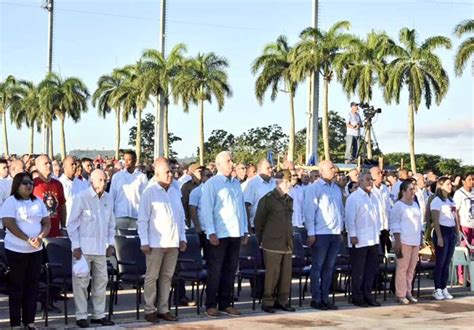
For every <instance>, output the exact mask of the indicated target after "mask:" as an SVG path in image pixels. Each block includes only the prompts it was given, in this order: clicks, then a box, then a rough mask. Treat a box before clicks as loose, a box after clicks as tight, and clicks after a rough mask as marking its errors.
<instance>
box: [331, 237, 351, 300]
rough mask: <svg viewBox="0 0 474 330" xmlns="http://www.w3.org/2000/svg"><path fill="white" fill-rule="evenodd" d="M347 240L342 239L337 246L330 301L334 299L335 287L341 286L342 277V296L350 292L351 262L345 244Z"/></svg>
mask: <svg viewBox="0 0 474 330" xmlns="http://www.w3.org/2000/svg"><path fill="white" fill-rule="evenodd" d="M346 242H347V240H342V242H341V245H340V247H339V253H338V254H337V257H336V263H335V264H334V272H333V281H332V302H333V304H334V302H335V300H336V287H342V278H344V296H345V297H346V296H347V295H348V294H349V293H350V283H351V263H350V253H349V248H348V247H347V244H346Z"/></svg>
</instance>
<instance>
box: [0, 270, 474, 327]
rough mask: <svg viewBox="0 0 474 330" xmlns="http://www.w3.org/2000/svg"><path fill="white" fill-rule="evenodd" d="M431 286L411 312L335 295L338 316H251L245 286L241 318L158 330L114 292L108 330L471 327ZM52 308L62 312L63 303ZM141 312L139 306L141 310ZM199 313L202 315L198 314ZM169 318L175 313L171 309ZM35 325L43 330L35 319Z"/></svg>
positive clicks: (184, 322) (467, 301) (185, 320)
mask: <svg viewBox="0 0 474 330" xmlns="http://www.w3.org/2000/svg"><path fill="white" fill-rule="evenodd" d="M431 285H432V280H428V279H424V280H423V281H422V288H423V289H422V296H421V298H420V303H419V304H417V305H410V306H399V305H397V304H396V303H395V301H394V297H393V296H392V295H389V296H388V298H387V301H385V302H384V301H382V297H380V296H379V301H380V302H381V303H382V304H383V306H382V307H379V308H358V307H354V306H352V305H349V304H348V303H347V299H346V298H345V297H344V296H343V294H338V295H337V297H336V304H337V305H338V306H339V307H340V310H338V311H335V312H328V311H325V312H321V311H317V310H314V309H311V308H309V301H310V299H309V298H308V297H307V298H306V300H305V301H304V302H303V306H302V307H298V306H297V305H298V299H297V298H296V299H294V300H293V301H294V303H293V304H294V306H295V307H297V312H295V313H284V312H279V313H276V314H273V315H269V314H266V313H262V312H261V310H260V305H259V304H257V308H256V310H255V311H253V310H252V305H251V300H250V298H249V291H250V289H249V288H248V285H244V288H243V291H242V294H241V297H240V298H239V301H238V302H236V307H238V308H239V309H241V311H242V312H243V315H242V316H241V317H238V318H235V317H225V316H222V317H219V318H218V319H212V320H211V319H208V318H207V317H206V316H205V315H204V314H203V313H201V315H197V314H196V308H195V307H186V308H184V307H181V308H180V309H179V318H180V321H179V322H178V323H169V322H162V323H160V324H159V325H157V326H152V325H151V324H150V323H147V322H144V320H143V314H142V312H141V314H140V320H138V321H137V320H136V318H135V316H136V314H135V295H134V292H135V291H134V290H131V289H125V290H121V291H119V300H118V305H117V306H114V309H115V312H114V316H113V320H114V321H115V322H116V323H117V325H116V326H115V327H108V328H109V329H130V328H157V327H166V328H171V329H223V328H240V329H254V328H262V329H263V328H266V329H269V328H271V329H274V328H315V327H323V328H344V329H346V328H347V329H348V328H351V329H373V328H383V329H399V328H405V329H409V328H423V329H434V328H444V329H446V328H452V329H457V328H459V329H460V328H464V329H466V327H467V325H468V324H472V322H473V321H474V293H471V292H469V291H467V289H465V288H461V287H456V288H454V289H452V290H451V292H452V293H453V294H454V296H455V299H454V300H452V301H443V302H435V301H433V300H432V299H431V296H430V294H431V291H432V288H431V287H430V286H431ZM297 290H298V289H297V285H296V283H294V289H293V293H294V294H295V293H296V292H297ZM57 306H59V307H61V309H63V305H62V303H58V304H57ZM68 306H69V307H68V310H69V315H70V317H69V324H68V326H67V327H68V328H73V327H74V326H75V319H74V314H73V313H74V304H73V299H72V298H71V299H69V301H68ZM141 307H142V306H141ZM203 311H204V309H203ZM173 312H174V309H173ZM36 324H37V325H38V326H40V327H43V326H44V322H43V320H42V319H41V315H40V313H38V318H37V322H36ZM8 325H9V319H8V299H7V297H5V296H0V327H2V328H5V327H8ZM49 325H50V327H51V328H58V329H59V328H65V324H64V316H63V315H62V314H50V324H49ZM105 329H106V328H104V330H105Z"/></svg>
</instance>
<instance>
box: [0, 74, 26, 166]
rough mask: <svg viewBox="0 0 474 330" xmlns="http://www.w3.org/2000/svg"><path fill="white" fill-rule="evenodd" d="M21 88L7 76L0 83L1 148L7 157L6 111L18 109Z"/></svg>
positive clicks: (12, 77)
mask: <svg viewBox="0 0 474 330" xmlns="http://www.w3.org/2000/svg"><path fill="white" fill-rule="evenodd" d="M21 93H22V88H21V87H20V85H19V82H18V80H17V79H16V78H15V77H14V76H12V75H9V76H8V77H7V78H6V79H5V81H3V82H0V116H1V120H2V126H3V146H4V152H5V156H6V157H8V156H9V154H10V153H9V150H8V132H7V111H9V110H11V109H12V108H15V107H18V106H19V105H20V102H21Z"/></svg>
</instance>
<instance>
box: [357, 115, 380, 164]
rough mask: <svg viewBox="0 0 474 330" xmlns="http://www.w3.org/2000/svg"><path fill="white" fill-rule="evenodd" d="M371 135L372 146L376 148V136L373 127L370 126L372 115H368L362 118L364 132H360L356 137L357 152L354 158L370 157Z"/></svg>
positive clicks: (371, 148) (369, 158) (371, 147)
mask: <svg viewBox="0 0 474 330" xmlns="http://www.w3.org/2000/svg"><path fill="white" fill-rule="evenodd" d="M372 136H373V137H374V146H375V148H377V149H378V142H377V138H376V137H375V132H374V127H373V126H372V117H368V118H366V119H365V120H364V134H360V135H359V136H358V137H357V146H358V148H357V154H356V159H358V158H359V156H360V157H361V158H362V159H368V160H371V159H372V150H373V145H372Z"/></svg>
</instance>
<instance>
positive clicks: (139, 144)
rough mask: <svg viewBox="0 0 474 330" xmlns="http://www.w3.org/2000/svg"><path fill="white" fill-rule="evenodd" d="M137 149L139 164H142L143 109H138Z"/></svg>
mask: <svg viewBox="0 0 474 330" xmlns="http://www.w3.org/2000/svg"><path fill="white" fill-rule="evenodd" d="M135 149H136V150H135V151H136V153H137V164H140V161H141V156H142V109H140V108H139V109H138V110H137V138H136V139H135Z"/></svg>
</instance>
